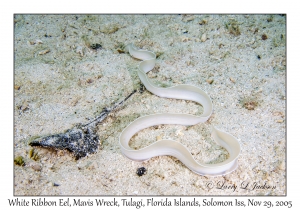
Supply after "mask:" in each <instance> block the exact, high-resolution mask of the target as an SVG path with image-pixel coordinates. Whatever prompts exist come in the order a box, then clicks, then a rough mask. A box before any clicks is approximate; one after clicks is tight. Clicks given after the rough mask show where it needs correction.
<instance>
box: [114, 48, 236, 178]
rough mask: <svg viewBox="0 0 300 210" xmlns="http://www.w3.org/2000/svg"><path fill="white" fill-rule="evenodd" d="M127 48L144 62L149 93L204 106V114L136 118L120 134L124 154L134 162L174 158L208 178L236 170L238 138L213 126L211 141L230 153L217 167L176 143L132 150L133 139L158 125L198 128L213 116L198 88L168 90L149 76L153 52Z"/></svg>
mask: <svg viewBox="0 0 300 210" xmlns="http://www.w3.org/2000/svg"><path fill="white" fill-rule="evenodd" d="M126 49H127V51H128V52H129V53H130V55H131V56H133V57H135V58H138V59H140V60H142V62H140V64H139V66H138V75H139V77H140V79H141V81H142V83H143V84H144V86H145V87H146V88H147V90H148V91H150V92H152V93H153V94H155V95H157V96H160V97H165V98H175V99H184V100H191V101H195V102H197V103H199V104H201V105H202V106H203V109H204V111H203V114H202V115H201V116H194V115H191V114H172V113H161V114H152V115H147V116H143V117H140V118H138V119H136V120H135V121H133V122H132V123H130V124H129V125H128V126H127V127H126V128H125V129H124V130H123V131H122V133H121V135H120V138H119V143H120V146H121V151H122V153H123V155H124V156H126V157H127V158H129V159H131V160H134V161H145V160H148V159H150V158H152V157H155V156H161V155H170V156H174V157H176V158H177V159H179V160H180V161H181V162H182V163H183V164H185V165H186V167H188V168H189V169H190V170H192V171H193V172H195V173H197V174H200V175H205V176H220V175H225V174H228V173H230V172H232V171H234V170H235V169H236V168H237V158H238V156H239V154H240V144H239V142H238V140H237V139H236V138H235V137H233V136H232V135H230V134H228V133H226V132H223V131H220V130H218V129H216V128H215V127H212V138H213V139H214V140H215V141H216V143H217V144H219V145H221V146H222V147H224V148H225V149H226V150H227V151H228V153H229V158H228V159H226V160H225V161H223V162H221V163H217V164H204V163H197V162H196V161H195V159H194V158H193V156H192V155H191V153H190V151H189V150H188V149H187V148H186V147H185V146H184V145H183V144H181V143H179V142H177V141H173V140H160V141H157V142H155V143H153V144H150V145H149V146H146V147H144V148H142V149H139V150H134V149H132V148H130V147H129V141H130V139H131V137H132V136H133V135H134V134H135V133H137V132H138V131H140V130H142V129H144V128H147V127H150V126H154V125H159V124H180V125H195V124H198V123H201V122H205V121H206V120H208V118H209V117H210V116H211V114H212V110H213V107H212V102H211V100H210V98H209V96H208V95H207V94H206V93H205V92H204V91H202V90H201V89H199V88H198V87H196V86H192V85H176V86H173V87H169V88H160V87H157V86H156V85H155V84H153V83H152V82H151V81H150V80H149V79H148V77H147V75H146V73H147V72H148V71H150V70H152V69H153V68H154V65H155V60H156V55H155V54H154V53H153V52H150V51H146V50H138V49H136V48H135V46H134V45H133V44H129V45H127V46H126Z"/></svg>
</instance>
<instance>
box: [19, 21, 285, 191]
mask: <svg viewBox="0 0 300 210" xmlns="http://www.w3.org/2000/svg"><path fill="white" fill-rule="evenodd" d="M235 21H236V22H235ZM199 22H201V23H202V25H200V24H199ZM228 23H231V25H230V24H228ZM226 24H227V26H228V27H227V28H226ZM232 25H234V26H235V25H238V27H239V30H240V33H241V34H240V35H234V34H231V33H230V27H231V26H232ZM285 27H286V22H285V16H279V15H273V16H270V15H190V16H183V15H95V16H94V15H89V16H87V15H16V17H15V86H20V89H19V90H15V107H14V113H15V118H14V120H15V138H14V140H15V152H14V156H15V157H17V156H23V157H24V159H25V163H26V165H25V166H23V167H20V166H15V172H14V176H15V177H14V179H15V180H14V184H15V187H14V190H15V195H285V194H286V171H285V162H286V158H285V156H286V154H285V148H286V139H285V132H286V126H285V110H286V106H285V103H286V101H285V94H286V93H285V92H286V90H285V85H286V84H285V82H286V80H285V79H286V66H285V65H286V64H285V63H286V54H285V50H286V45H285V37H286V32H285ZM114 29H115V30H116V31H114ZM110 32H111V33H110ZM203 34H206V37H207V39H206V40H205V38H204V36H203ZM263 34H266V35H267V39H266V40H262V35H263ZM45 35H47V37H45ZM50 36H51V37H50ZM201 38H202V41H201ZM37 40H40V41H42V43H39V41H37ZM203 41H204V42H203ZM88 42H90V43H100V44H101V45H102V47H103V48H102V49H98V50H92V49H90V48H88V46H87V45H88ZM131 42H133V43H134V44H135V45H136V46H138V47H140V48H143V49H147V50H152V51H154V52H156V53H162V54H161V55H160V56H159V58H158V60H157V67H156V68H155V69H154V70H153V71H152V72H150V73H148V75H149V77H150V78H152V81H154V82H155V83H156V84H159V85H161V86H166V87H167V86H172V85H175V84H192V85H196V86H198V87H200V88H201V89H203V90H204V91H206V92H207V93H208V95H209V96H210V97H211V99H212V101H213V105H214V113H213V115H212V117H211V118H210V120H209V121H208V122H206V123H204V124H198V125H195V126H192V127H186V126H181V125H162V126H159V127H156V128H154V127H151V128H147V129H145V130H143V131H141V132H139V133H138V134H137V135H135V136H134V137H133V139H132V140H131V146H132V147H133V148H137V149H138V148H142V147H144V146H146V145H148V144H150V143H151V142H153V141H156V140H157V138H158V139H159V138H160V137H161V138H165V139H173V140H177V141H180V142H181V143H183V144H184V145H186V146H187V147H188V149H189V150H191V152H192V154H193V155H194V157H195V159H196V160H197V161H199V162H205V163H216V162H220V161H222V160H224V159H226V157H227V154H228V153H227V151H226V150H225V149H223V148H221V147H220V146H218V145H216V144H215V143H214V142H213V140H212V139H211V137H210V128H211V125H214V126H216V127H217V128H219V129H221V130H224V131H226V132H228V133H230V134H232V135H234V136H235V137H237V138H238V139H239V140H240V144H241V148H242V151H241V155H240V157H239V167H238V169H237V170H236V171H234V172H233V173H231V174H228V175H226V176H223V177H214V178H211V177H204V176H199V175H197V174H194V173H193V172H191V171H190V170H189V169H188V168H186V167H185V166H184V165H183V164H182V163H181V162H180V161H178V160H177V159H176V158H173V157H168V156H162V157H156V158H152V159H150V160H148V161H146V162H144V163H137V162H132V161H131V160H128V159H127V158H125V157H123V156H122V154H121V153H120V148H119V144H118V137H119V134H120V132H121V131H122V130H123V129H124V128H125V127H126V126H127V125H128V124H129V123H130V122H131V121H133V120H134V119H136V118H138V117H139V116H143V115H147V114H152V113H160V112H173V113H174V112H175V113H190V114H200V113H201V106H199V105H198V104H196V103H193V102H189V101H183V100H174V99H165V98H159V97H157V96H155V95H152V94H151V93H149V92H147V91H145V92H144V93H143V94H140V93H137V94H135V95H134V96H133V97H132V98H131V99H130V100H128V101H127V102H126V104H125V105H124V107H123V108H122V109H121V110H119V111H117V112H115V113H113V114H111V115H110V116H109V118H107V119H106V121H105V122H104V123H103V124H100V125H99V131H98V133H99V136H100V138H101V141H102V149H99V150H98V152H97V153H95V154H91V155H89V156H88V157H85V158H82V159H80V160H78V161H75V160H74V158H73V157H72V155H71V154H70V153H69V152H67V151H55V150H49V149H44V148H36V149H35V151H36V152H38V154H39V157H40V159H39V160H37V161H34V160H32V159H30V158H29V157H28V152H29V150H30V149H31V147H30V146H28V140H29V139H30V138H31V137H33V136H40V135H47V134H55V133H60V132H63V131H65V130H66V129H69V128H72V127H73V126H74V125H75V124H77V123H86V122H88V121H89V118H93V117H95V116H96V115H97V114H99V113H100V112H101V110H102V108H104V107H107V106H109V105H110V104H111V103H113V102H115V101H119V100H122V99H123V98H125V97H126V96H127V95H128V94H129V93H130V92H131V91H132V90H133V89H134V88H138V87H139V83H140V81H139V78H138V76H137V73H136V69H137V65H138V60H136V59H133V58H132V57H130V56H129V55H128V54H123V53H118V51H117V45H118V44H119V43H123V44H128V43H131ZM48 49H49V50H50V52H48V53H46V54H42V55H39V53H40V52H42V51H44V50H48ZM81 49H82V53H83V56H81V55H80V53H81ZM258 55H259V56H260V57H261V58H260V59H258ZM230 78H231V79H230ZM207 79H213V80H214V81H213V83H212V84H209V83H208V82H207V81H206V80H207ZM247 100H252V101H255V102H257V103H258V106H257V107H256V108H255V109H254V110H248V109H246V108H245V107H243V102H245V101H247ZM37 165H39V166H40V167H41V168H39V167H38V166H37ZM141 166H144V167H145V168H147V174H146V175H144V176H141V177H139V176H137V175H136V169H137V168H138V167H141ZM39 169H41V170H39ZM209 182H211V183H213V184H214V187H212V189H209V188H208V187H207V183H209ZM243 182H244V183H248V182H249V188H250V185H251V186H252V185H253V184H254V182H257V183H258V184H260V185H264V184H265V183H266V185H268V186H275V187H276V188H275V189H255V190H250V189H248V190H245V189H242V188H241V185H242V183H243ZM53 183H56V184H58V185H59V186H53ZM217 183H225V185H226V186H237V189H236V190H235V191H233V190H232V189H223V190H222V189H217ZM225 185H224V186H225Z"/></svg>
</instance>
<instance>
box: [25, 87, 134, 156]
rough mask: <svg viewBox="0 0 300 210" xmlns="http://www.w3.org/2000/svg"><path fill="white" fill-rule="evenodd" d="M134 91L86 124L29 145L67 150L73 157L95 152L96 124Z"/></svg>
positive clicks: (39, 139) (96, 144)
mask: <svg viewBox="0 0 300 210" xmlns="http://www.w3.org/2000/svg"><path fill="white" fill-rule="evenodd" d="M135 92H136V90H135V91H133V92H132V93H131V94H129V95H128V96H127V97H126V98H125V99H124V100H123V101H121V102H119V103H115V104H114V105H113V106H112V107H110V108H104V109H103V111H102V112H101V113H100V115H99V116H97V117H96V118H95V119H94V120H92V121H91V122H89V123H87V124H79V125H76V126H75V127H73V128H71V129H69V130H67V131H66V132H65V133H60V134H53V135H50V136H45V137H40V138H37V139H34V140H32V141H31V142H30V143H29V145H30V146H42V147H47V148H54V149H59V150H64V149H66V150H69V151H70V152H73V154H74V157H75V159H76V160H77V159H79V158H81V157H85V156H86V155H87V154H92V153H95V152H96V151H97V149H98V146H99V136H98V135H97V132H96V127H97V125H98V124H99V123H100V122H102V121H103V120H104V119H105V118H106V117H107V116H108V114H109V113H110V112H112V111H114V110H115V109H117V108H118V107H120V106H121V105H122V104H123V103H124V102H125V101H126V100H127V99H128V98H129V97H130V96H132V95H133V94H134V93H135Z"/></svg>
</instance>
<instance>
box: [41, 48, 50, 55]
mask: <svg viewBox="0 0 300 210" xmlns="http://www.w3.org/2000/svg"><path fill="white" fill-rule="evenodd" d="M48 52H50V50H49V49H47V50H43V51H41V52H39V55H45V54H47V53H48Z"/></svg>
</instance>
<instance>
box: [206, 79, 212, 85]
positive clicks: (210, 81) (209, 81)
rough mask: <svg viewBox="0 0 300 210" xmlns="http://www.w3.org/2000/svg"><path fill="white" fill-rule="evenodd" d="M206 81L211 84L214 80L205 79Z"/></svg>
mask: <svg viewBox="0 0 300 210" xmlns="http://www.w3.org/2000/svg"><path fill="white" fill-rule="evenodd" d="M206 82H207V83H208V84H212V83H213V82H214V80H213V79H207V80H206Z"/></svg>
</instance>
